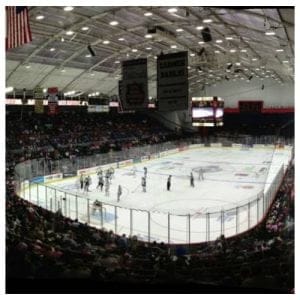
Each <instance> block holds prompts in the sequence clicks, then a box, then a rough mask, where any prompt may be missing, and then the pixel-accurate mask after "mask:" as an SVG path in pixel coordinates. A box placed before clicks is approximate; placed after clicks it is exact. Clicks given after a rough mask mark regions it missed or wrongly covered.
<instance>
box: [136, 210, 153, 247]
mask: <svg viewBox="0 0 300 300" xmlns="http://www.w3.org/2000/svg"><path fill="white" fill-rule="evenodd" d="M132 214H133V224H132V227H133V230H132V231H133V232H132V234H133V235H136V236H137V238H138V239H140V240H143V241H148V213H147V212H146V211H140V210H133V211H132ZM150 230H151V228H150ZM150 233H151V231H150Z"/></svg>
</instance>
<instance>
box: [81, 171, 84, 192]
mask: <svg viewBox="0 0 300 300" xmlns="http://www.w3.org/2000/svg"><path fill="white" fill-rule="evenodd" d="M83 184H84V178H83V174H81V175H80V189H81V190H82V189H83Z"/></svg>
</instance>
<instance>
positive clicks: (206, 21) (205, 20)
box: [203, 19, 212, 23]
mask: <svg viewBox="0 0 300 300" xmlns="http://www.w3.org/2000/svg"><path fill="white" fill-rule="evenodd" d="M211 22H212V19H204V20H203V23H211Z"/></svg>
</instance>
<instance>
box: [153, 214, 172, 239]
mask: <svg viewBox="0 0 300 300" xmlns="http://www.w3.org/2000/svg"><path fill="white" fill-rule="evenodd" d="M151 240H155V241H156V242H164V243H167V242H168V215H167V214H163V213H157V212H151Z"/></svg>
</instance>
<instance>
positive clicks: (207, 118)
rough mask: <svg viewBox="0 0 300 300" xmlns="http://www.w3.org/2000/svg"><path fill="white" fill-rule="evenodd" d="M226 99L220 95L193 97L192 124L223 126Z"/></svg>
mask: <svg viewBox="0 0 300 300" xmlns="http://www.w3.org/2000/svg"><path fill="white" fill-rule="evenodd" d="M223 115H224V100H223V99H222V98H220V97H193V98H192V125H193V126H203V127H214V126H223Z"/></svg>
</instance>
